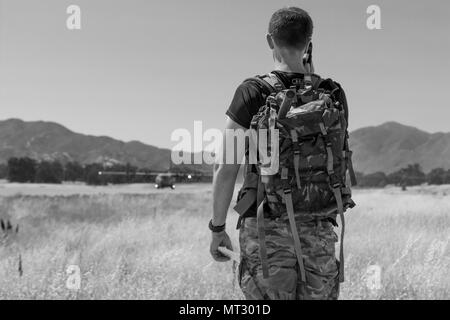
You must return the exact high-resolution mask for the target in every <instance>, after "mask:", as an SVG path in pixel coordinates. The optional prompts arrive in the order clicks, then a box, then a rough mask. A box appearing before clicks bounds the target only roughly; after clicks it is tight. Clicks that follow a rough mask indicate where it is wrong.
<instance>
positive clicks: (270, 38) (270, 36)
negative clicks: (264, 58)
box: [266, 33, 275, 50]
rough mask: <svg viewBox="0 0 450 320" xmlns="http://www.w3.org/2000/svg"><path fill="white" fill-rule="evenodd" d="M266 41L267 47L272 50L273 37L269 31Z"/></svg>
mask: <svg viewBox="0 0 450 320" xmlns="http://www.w3.org/2000/svg"><path fill="white" fill-rule="evenodd" d="M266 39H267V43H268V44H269V48H270V49H271V50H273V49H274V48H275V44H274V43H273V38H272V35H271V34H270V33H268V34H267V35H266Z"/></svg>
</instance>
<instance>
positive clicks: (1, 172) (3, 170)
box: [0, 163, 8, 179]
mask: <svg viewBox="0 0 450 320" xmlns="http://www.w3.org/2000/svg"><path fill="white" fill-rule="evenodd" d="M7 177H8V165H7V164H6V163H2V164H0V179H6V178H7Z"/></svg>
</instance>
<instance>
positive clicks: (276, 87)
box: [244, 73, 286, 96]
mask: <svg viewBox="0 0 450 320" xmlns="http://www.w3.org/2000/svg"><path fill="white" fill-rule="evenodd" d="M247 81H253V82H256V83H258V84H259V85H260V86H261V87H262V88H263V89H264V91H265V93H266V94H267V95H268V96H269V95H271V94H272V93H274V92H278V91H281V90H284V89H286V88H285V86H284V84H283V82H281V81H280V79H278V77H277V76H276V75H275V74H274V73H268V74H265V75H263V76H254V77H252V78H248V79H247V80H245V81H244V82H247Z"/></svg>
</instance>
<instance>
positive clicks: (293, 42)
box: [269, 7, 313, 49]
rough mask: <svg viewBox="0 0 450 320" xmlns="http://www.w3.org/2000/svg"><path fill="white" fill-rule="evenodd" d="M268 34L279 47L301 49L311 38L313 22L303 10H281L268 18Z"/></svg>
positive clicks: (292, 8) (289, 8)
mask: <svg viewBox="0 0 450 320" xmlns="http://www.w3.org/2000/svg"><path fill="white" fill-rule="evenodd" d="M269 34H271V35H272V38H273V39H274V41H275V43H276V44H277V45H278V46H280V47H287V48H295V49H297V48H301V49H303V48H304V47H305V46H306V44H307V43H308V41H309V40H310V39H311V37H312V34H313V22H312V19H311V17H310V15H309V14H308V12H306V11H305V10H303V9H300V8H297V7H288V8H283V9H280V10H277V11H276V12H275V13H274V14H273V15H272V17H271V18H270V22H269Z"/></svg>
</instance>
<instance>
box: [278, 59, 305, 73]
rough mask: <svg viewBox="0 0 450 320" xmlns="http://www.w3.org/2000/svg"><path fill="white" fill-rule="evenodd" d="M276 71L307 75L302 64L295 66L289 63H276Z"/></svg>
mask: <svg viewBox="0 0 450 320" xmlns="http://www.w3.org/2000/svg"><path fill="white" fill-rule="evenodd" d="M274 70H275V71H282V72H292V73H307V72H306V70H305V68H304V67H303V66H302V65H301V64H300V63H298V64H295V65H289V64H287V63H284V62H279V61H275V65H274Z"/></svg>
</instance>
